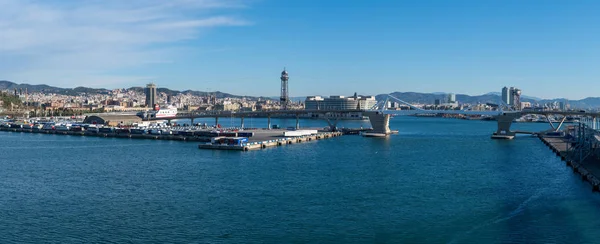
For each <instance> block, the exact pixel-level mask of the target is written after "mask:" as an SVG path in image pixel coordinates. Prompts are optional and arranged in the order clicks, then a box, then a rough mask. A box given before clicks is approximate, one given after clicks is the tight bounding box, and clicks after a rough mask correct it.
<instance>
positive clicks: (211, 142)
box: [0, 127, 344, 151]
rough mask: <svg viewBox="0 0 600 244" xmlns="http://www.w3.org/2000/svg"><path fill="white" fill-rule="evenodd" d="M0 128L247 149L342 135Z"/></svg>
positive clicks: (279, 131) (275, 131)
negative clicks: (164, 132) (169, 132)
mask: <svg viewBox="0 0 600 244" xmlns="http://www.w3.org/2000/svg"><path fill="white" fill-rule="evenodd" d="M0 131H4V132H18V133H39V134H53V135H71V136H93V137H113V138H130V139H148V140H174V141H189V142H199V143H200V144H199V145H198V148H200V149H215V150H236V151H248V150H256V149H264V148H267V147H273V146H282V145H291V144H296V143H302V142H310V141H316V140H320V139H328V138H334V137H338V136H342V135H343V134H344V133H342V132H331V131H322V130H319V129H310V128H307V129H303V130H285V129H271V130H268V129H246V130H220V131H215V130H211V129H198V130H193V131H192V130H189V129H188V130H185V131H179V132H177V133H176V134H151V133H147V132H146V133H142V132H132V131H129V132H123V131H116V130H113V131H112V132H104V133H103V132H98V131H90V130H79V131H71V130H65V131H61V130H41V129H28V128H9V127H0Z"/></svg>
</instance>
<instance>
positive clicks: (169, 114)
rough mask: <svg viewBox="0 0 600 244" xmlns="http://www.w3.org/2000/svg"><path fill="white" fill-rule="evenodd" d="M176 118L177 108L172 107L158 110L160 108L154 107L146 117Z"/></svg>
mask: <svg viewBox="0 0 600 244" xmlns="http://www.w3.org/2000/svg"><path fill="white" fill-rule="evenodd" d="M175 116H177V108H176V107H173V106H168V107H167V108H166V109H165V108H160V106H158V105H156V106H154V109H153V110H151V111H148V117H150V118H157V119H159V118H173V117H175Z"/></svg>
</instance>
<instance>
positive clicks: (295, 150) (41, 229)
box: [0, 117, 600, 243]
mask: <svg viewBox="0 0 600 244" xmlns="http://www.w3.org/2000/svg"><path fill="white" fill-rule="evenodd" d="M210 121H212V120H207V122H210ZM220 121H221V123H226V122H231V125H234V126H235V121H223V120H222V119H221V120H220ZM245 123H246V126H250V125H251V123H252V125H253V126H254V127H259V126H264V125H263V124H266V122H265V120H264V119H253V120H252V121H250V120H248V119H246V121H245ZM275 123H279V124H280V125H281V126H286V125H288V124H289V125H293V124H294V123H295V120H282V121H277V122H275ZM302 124H305V125H311V126H325V125H326V124H325V123H323V122H322V121H302ZM361 124H363V125H366V123H364V122H356V121H355V122H349V123H345V124H342V126H344V125H345V126H349V127H358V126H360V125H361ZM225 125H227V124H225ZM495 126H496V124H495V122H483V121H463V120H453V119H435V118H419V119H417V118H410V117H401V118H394V119H393V120H392V122H391V127H392V128H393V129H397V130H399V131H400V134H399V135H394V136H391V137H389V138H388V139H380V138H379V139H377V138H362V137H359V136H344V137H341V138H334V139H330V140H322V141H318V142H311V143H303V144H297V145H293V146H289V147H279V148H270V149H266V150H262V151H251V152H227V151H204V150H199V149H197V147H196V144H195V143H189V142H188V143H186V142H174V141H149V140H132V139H113V138H94V137H76V136H60V135H40V134H26V133H8V132H0V237H1V238H2V242H3V243H42V242H55V243H90V242H116V243H123V242H132V243H240V242H241V243H316V242H320V243H365V242H367V243H372V242H382V243H511V242H526V243H597V242H598V240H600V208H599V207H600V195H599V194H594V193H592V192H591V187H590V186H589V185H587V183H585V182H582V181H581V179H580V177H578V176H577V175H575V174H573V173H572V171H571V170H570V169H569V168H568V167H566V166H565V164H564V163H563V162H561V161H560V159H558V158H557V157H556V156H555V155H554V154H553V153H552V152H551V151H550V150H549V149H548V148H547V147H546V146H544V145H543V143H541V142H540V141H539V139H537V138H532V137H528V136H523V137H519V138H517V139H515V140H513V141H499V140H491V139H489V137H490V133H491V132H492V131H494V129H495ZM546 126H547V125H545V124H517V125H516V126H515V127H516V128H517V129H521V130H527V129H530V130H540V129H545V128H546Z"/></svg>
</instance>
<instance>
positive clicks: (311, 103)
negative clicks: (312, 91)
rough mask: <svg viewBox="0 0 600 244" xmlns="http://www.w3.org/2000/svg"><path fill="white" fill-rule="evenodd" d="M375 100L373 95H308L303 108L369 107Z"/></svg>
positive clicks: (373, 104) (339, 108)
mask: <svg viewBox="0 0 600 244" xmlns="http://www.w3.org/2000/svg"><path fill="white" fill-rule="evenodd" d="M376 103H377V101H376V100H375V97H374V96H357V95H356V94H355V95H354V96H352V97H345V96H330V97H328V98H323V97H321V96H308V97H306V100H305V101H304V109H307V110H347V109H370V108H371V107H373V106H375V104H376Z"/></svg>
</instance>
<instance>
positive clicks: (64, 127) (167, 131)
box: [0, 122, 254, 137]
mask: <svg viewBox="0 0 600 244" xmlns="http://www.w3.org/2000/svg"><path fill="white" fill-rule="evenodd" d="M0 127H3V128H14V129H30V130H33V131H81V132H88V133H103V134H112V133H115V134H148V135H182V136H199V137H217V136H233V137H235V136H238V134H240V136H245V137H252V136H253V135H254V133H253V132H237V131H217V130H212V131H208V130H206V129H204V128H205V127H204V128H202V127H201V126H176V127H171V126H164V125H154V126H147V127H129V128H128V127H110V126H101V125H91V124H78V123H55V122H35V123H25V122H2V123H0Z"/></svg>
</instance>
